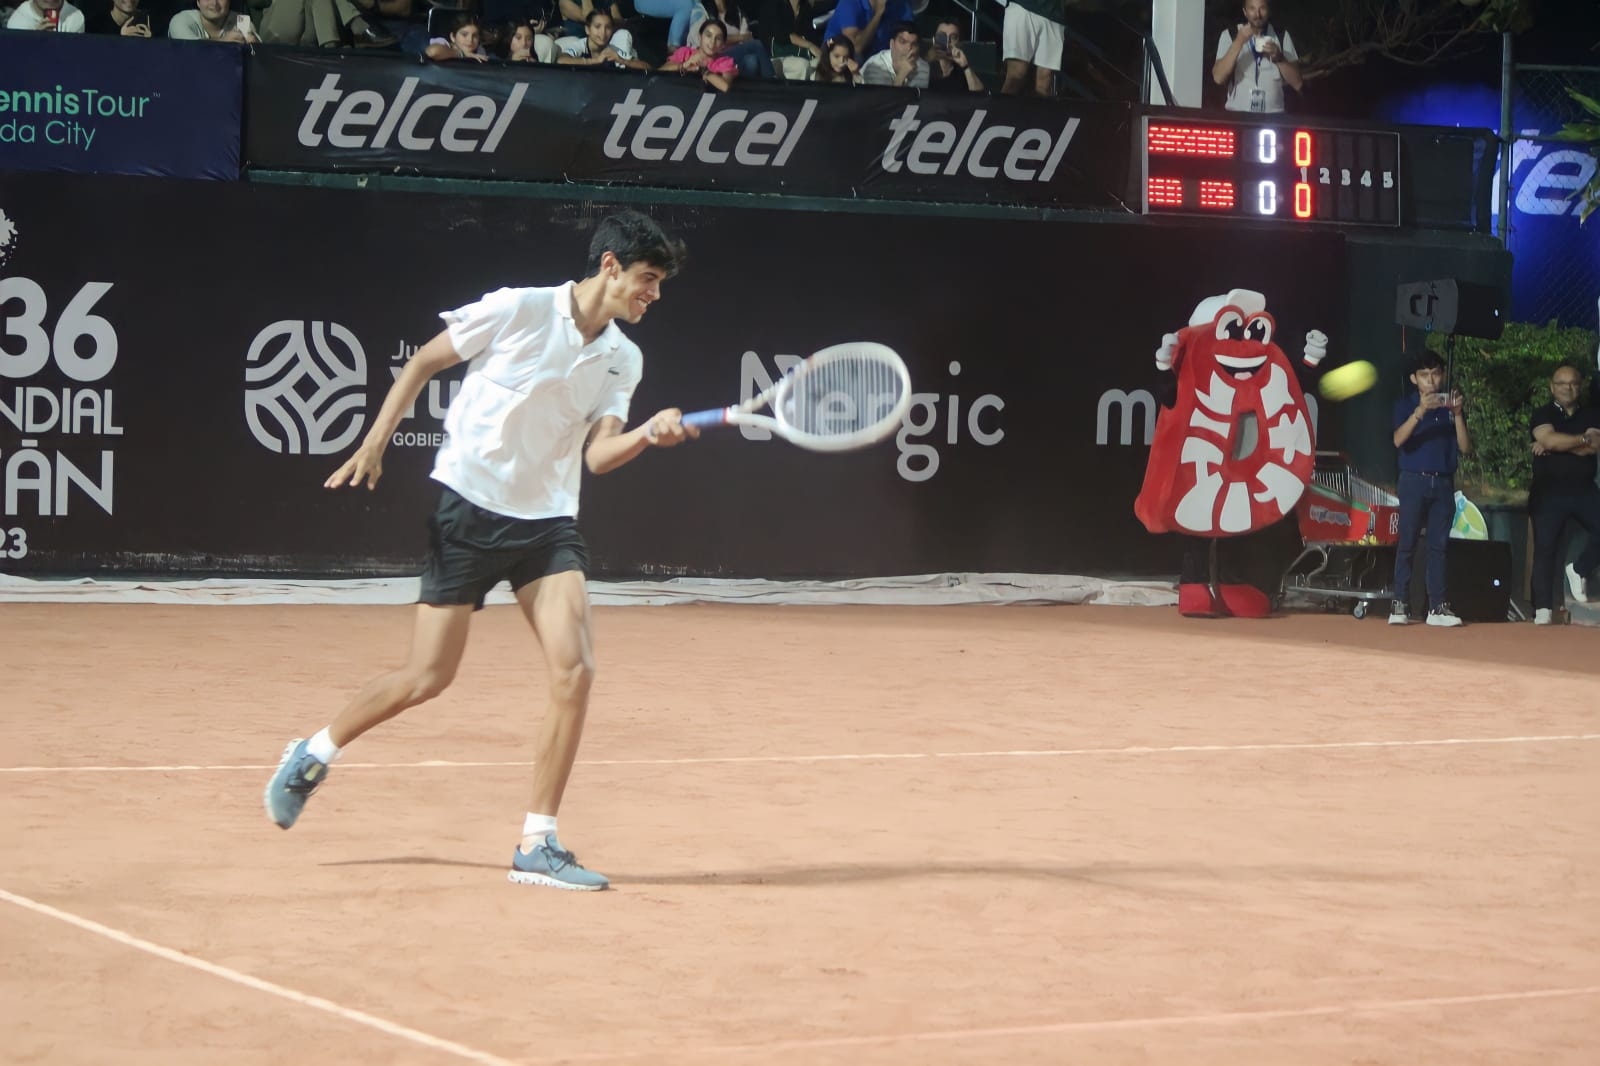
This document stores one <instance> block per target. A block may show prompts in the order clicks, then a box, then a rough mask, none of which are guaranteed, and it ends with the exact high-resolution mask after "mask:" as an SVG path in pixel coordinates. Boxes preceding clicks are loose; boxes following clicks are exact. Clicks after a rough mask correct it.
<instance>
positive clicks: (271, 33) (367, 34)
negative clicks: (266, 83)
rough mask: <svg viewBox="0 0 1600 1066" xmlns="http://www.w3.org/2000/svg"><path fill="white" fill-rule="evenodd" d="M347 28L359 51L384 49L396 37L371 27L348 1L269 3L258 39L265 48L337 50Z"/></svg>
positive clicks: (321, 0)
mask: <svg viewBox="0 0 1600 1066" xmlns="http://www.w3.org/2000/svg"><path fill="white" fill-rule="evenodd" d="M345 27H348V28H349V30H350V36H351V38H352V40H353V41H354V43H355V45H356V46H357V47H358V48H387V47H389V46H390V45H393V44H395V43H397V42H396V40H395V36H394V34H392V33H389V32H388V31H386V30H382V29H379V28H378V27H377V26H374V25H372V24H371V23H370V22H368V21H367V20H366V19H365V18H363V17H362V15H361V9H360V8H358V7H356V6H355V4H353V3H351V2H350V0H272V2H271V4H270V5H269V6H268V7H267V8H266V10H265V11H263V12H262V13H261V28H260V31H259V32H260V34H261V39H262V40H263V41H265V42H266V43H267V44H298V45H305V46H308V47H320V48H339V47H342V46H343V45H344V33H343V30H344V28H345Z"/></svg>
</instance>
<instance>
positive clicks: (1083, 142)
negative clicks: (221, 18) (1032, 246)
mask: <svg viewBox="0 0 1600 1066" xmlns="http://www.w3.org/2000/svg"><path fill="white" fill-rule="evenodd" d="M248 77H249V89H250V92H249V98H250V116H249V117H250V121H249V134H248V141H247V144H246V156H247V158H248V161H249V163H250V165H251V166H253V167H262V168H284V169H304V170H330V169H340V168H350V169H362V170H382V171H389V172H400V173H416V174H438V175H461V176H477V177H498V178H511V179H519V180H531V181H582V182H627V183H637V184H648V185H655V186H677V187H682V188H699V189H718V188H726V189H736V190H739V191H744V192H784V193H787V194H790V195H802V196H804V195H815V196H862V197H876V198H887V199H901V200H906V199H911V200H946V201H966V202H979V203H981V202H985V201H992V202H999V203H1021V204H1040V205H1054V206H1072V207H1098V208H1114V207H1116V206H1118V205H1119V204H1120V203H1121V202H1122V200H1123V199H1124V198H1125V196H1126V190H1127V172H1128V160H1127V133H1128V128H1129V115H1130V112H1129V109H1128V107H1127V106H1126V105H1123V104H1088V103H1077V102H1070V103H1069V102H1060V101H1041V100H1036V99H1018V98H1014V97H986V96H976V95H964V94H950V93H918V92H916V91H914V90H904V91H901V90H890V89H875V90H871V91H861V92H850V91H842V90H839V89H836V88H832V87H830V86H816V85H807V84H796V83H786V82H751V83H748V84H743V83H742V84H740V85H739V86H737V88H736V89H735V91H733V92H730V93H718V92H714V91H708V90H706V89H704V88H703V87H702V86H701V84H700V83H699V82H698V81H690V80H685V79H682V78H675V77H672V76H670V75H666V76H659V75H644V74H635V73H632V72H625V71H624V72H608V71H587V70H578V69H574V68H571V67H564V68H561V69H559V70H555V69H550V68H540V67H529V68H526V69H521V68H518V69H512V68H507V67H480V66H478V65H477V64H460V63H457V64H429V65H420V66H419V65H418V64H416V63H411V62H406V61H403V60H396V59H394V58H393V57H375V56H323V55H317V54H314V53H312V54H308V53H296V52H279V51H274V50H270V49H264V50H261V51H260V52H259V53H258V54H257V55H255V56H253V57H252V59H251V62H250V66H249V71H248Z"/></svg>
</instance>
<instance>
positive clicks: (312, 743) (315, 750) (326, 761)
mask: <svg viewBox="0 0 1600 1066" xmlns="http://www.w3.org/2000/svg"><path fill="white" fill-rule="evenodd" d="M342 750H343V749H342V748H340V747H339V746H338V745H337V744H335V743H334V742H333V738H332V737H330V736H328V730H327V728H326V727H324V728H323V730H322V731H321V732H320V733H318V734H317V735H316V736H314V737H312V738H311V739H310V740H308V741H306V754H307V755H310V756H311V757H312V758H314V759H316V760H317V761H318V762H320V763H322V764H323V765H324V766H331V765H332V764H333V760H335V759H337V758H338V757H339V752H340V751H342Z"/></svg>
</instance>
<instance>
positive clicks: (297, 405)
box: [244, 318, 367, 455]
mask: <svg viewBox="0 0 1600 1066" xmlns="http://www.w3.org/2000/svg"><path fill="white" fill-rule="evenodd" d="M333 342H337V343H333ZM341 349H342V350H341ZM244 380H245V394H244V415H245V420H246V421H247V422H248V423H249V424H250V432H251V434H252V435H253V436H254V437H255V438H256V441H257V442H258V443H260V445H261V446H262V447H263V448H266V449H267V450H268V451H274V452H279V453H287V454H289V455H328V454H330V453H332V452H337V451H340V450H342V449H344V448H346V447H348V446H349V445H350V444H351V442H353V441H354V440H355V439H356V434H358V433H360V432H361V427H362V426H363V424H365V422H366V402H367V356H366V353H365V352H363V351H362V350H361V342H360V341H358V340H356V336H355V334H354V333H351V332H350V331H349V330H348V329H346V328H345V327H343V326H341V325H339V323H337V322H309V323H308V322H304V321H300V320H297V319H288V318H286V319H282V320H280V321H278V322H274V323H272V325H270V326H267V327H266V328H265V329H263V330H262V331H261V332H260V333H257V334H256V338H255V340H253V341H251V342H250V351H249V353H248V354H247V355H246V356H245V371H244Z"/></svg>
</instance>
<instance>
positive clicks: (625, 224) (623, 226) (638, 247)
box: [585, 211, 686, 278]
mask: <svg viewBox="0 0 1600 1066" xmlns="http://www.w3.org/2000/svg"><path fill="white" fill-rule="evenodd" d="M607 252H610V253H611V254H612V255H614V256H616V257H617V262H618V263H620V264H621V265H622V269H624V270H626V269H628V268H629V267H630V266H632V265H633V264H635V263H647V264H649V265H650V266H653V267H655V268H656V269H658V270H660V271H661V272H662V273H663V274H665V275H667V277H669V278H670V277H671V276H672V275H674V274H676V273H677V272H678V271H679V270H681V269H682V268H683V262H684V259H685V258H686V253H685V251H684V247H683V242H682V241H675V240H673V239H672V238H670V237H668V236H667V235H666V234H665V233H663V232H662V231H661V227H660V226H658V225H656V224H655V221H654V220H653V219H651V218H650V217H649V216H648V215H642V214H640V213H639V212H637V211H620V212H618V213H617V214H614V215H607V216H606V217H605V218H603V219H601V220H600V225H598V226H596V227H595V231H594V237H593V239H591V240H590V241H589V273H588V274H587V275H585V276H586V277H591V278H592V277H594V276H595V275H596V274H598V273H600V257H601V256H603V255H605V254H606V253H607Z"/></svg>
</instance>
